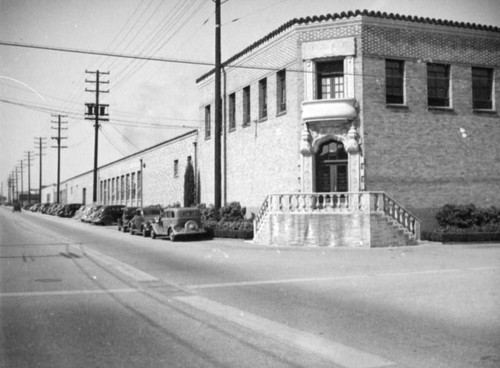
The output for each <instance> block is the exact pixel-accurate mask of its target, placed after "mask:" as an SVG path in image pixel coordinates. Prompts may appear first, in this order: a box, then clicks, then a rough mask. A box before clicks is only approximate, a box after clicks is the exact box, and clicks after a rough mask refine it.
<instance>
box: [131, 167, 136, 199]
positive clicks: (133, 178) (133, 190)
mask: <svg viewBox="0 0 500 368" xmlns="http://www.w3.org/2000/svg"><path fill="white" fill-rule="evenodd" d="M130 178H131V179H130V181H131V182H132V183H131V184H132V185H131V186H132V195H131V196H132V199H135V188H136V187H135V173H132V175H131V176H130Z"/></svg>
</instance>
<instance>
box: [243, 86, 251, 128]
mask: <svg viewBox="0 0 500 368" xmlns="http://www.w3.org/2000/svg"><path fill="white" fill-rule="evenodd" d="M248 124H250V86H248V87H245V88H243V125H248Z"/></svg>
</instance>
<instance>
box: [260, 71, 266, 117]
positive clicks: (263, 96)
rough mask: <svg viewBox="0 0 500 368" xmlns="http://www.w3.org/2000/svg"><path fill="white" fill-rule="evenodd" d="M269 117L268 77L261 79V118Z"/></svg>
mask: <svg viewBox="0 0 500 368" xmlns="http://www.w3.org/2000/svg"><path fill="white" fill-rule="evenodd" d="M265 118H267V79H266V78H264V79H261V80H260V81H259V119H265Z"/></svg>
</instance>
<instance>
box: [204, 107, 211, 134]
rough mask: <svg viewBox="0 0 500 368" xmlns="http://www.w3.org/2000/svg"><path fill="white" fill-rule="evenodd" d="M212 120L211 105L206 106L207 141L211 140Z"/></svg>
mask: <svg viewBox="0 0 500 368" xmlns="http://www.w3.org/2000/svg"><path fill="white" fill-rule="evenodd" d="M211 119H212V117H211V113H210V105H208V106H205V139H210V133H211V131H210V128H211Z"/></svg>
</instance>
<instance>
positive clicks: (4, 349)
mask: <svg viewBox="0 0 500 368" xmlns="http://www.w3.org/2000/svg"><path fill="white" fill-rule="evenodd" d="M498 285H500V244H474V245H463V244H462V245H441V244H424V245H420V246H416V247H402V248H386V249H341V248H337V249H320V248H307V249H305V248H300V249H298V248H286V247H281V248H273V247H262V246H255V245H253V244H252V243H251V242H245V241H241V240H228V239H215V240H203V241H189V242H175V243H172V242H170V241H168V240H158V239H156V240H152V239H150V238H143V237H141V236H131V235H129V234H125V233H121V232H118V231H117V230H116V228H115V227H103V226H94V225H89V224H84V223H81V222H79V221H76V220H73V219H63V218H57V217H53V216H48V215H42V214H38V213H30V212H26V211H24V212H22V213H20V214H19V213H12V212H11V211H9V210H8V209H7V208H4V207H0V366H1V367H47V368H49V367H50V368H53V367H65V368H66V367H334V368H335V367H366V368H375V367H401V368H402V367H415V368H426V367H429V368H431V367H432V368H436V367H453V368H462V367H464V368H465V367H467V368H468V367H487V368H492V367H499V366H500V295H499V293H500V290H499V287H498Z"/></svg>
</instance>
